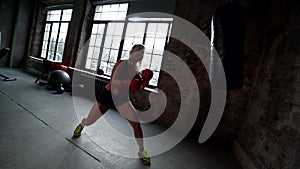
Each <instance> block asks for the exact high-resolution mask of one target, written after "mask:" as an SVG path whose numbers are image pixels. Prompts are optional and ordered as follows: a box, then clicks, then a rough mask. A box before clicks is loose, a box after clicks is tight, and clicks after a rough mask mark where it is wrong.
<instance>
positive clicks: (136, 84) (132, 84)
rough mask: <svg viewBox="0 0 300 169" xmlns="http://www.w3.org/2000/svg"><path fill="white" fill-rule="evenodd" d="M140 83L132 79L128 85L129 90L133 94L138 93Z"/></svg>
mask: <svg viewBox="0 0 300 169" xmlns="http://www.w3.org/2000/svg"><path fill="white" fill-rule="evenodd" d="M141 85H142V83H141V81H140V80H139V79H132V80H131V81H130V84H129V89H130V90H131V91H133V92H135V91H139V90H140V88H141Z"/></svg>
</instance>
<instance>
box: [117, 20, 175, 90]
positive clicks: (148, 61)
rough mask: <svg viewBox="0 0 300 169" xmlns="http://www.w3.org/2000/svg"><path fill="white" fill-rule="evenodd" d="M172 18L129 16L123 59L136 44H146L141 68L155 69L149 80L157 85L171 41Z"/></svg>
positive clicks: (153, 84) (151, 83)
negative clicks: (167, 47) (166, 50)
mask: <svg viewBox="0 0 300 169" xmlns="http://www.w3.org/2000/svg"><path fill="white" fill-rule="evenodd" d="M172 21H173V19H172V18H129V21H128V25H127V29H126V34H125V38H124V46H123V50H122V55H121V59H127V58H128V53H129V50H130V49H131V47H132V46H133V45H134V44H137V43H141V44H144V45H145V48H146V50H145V55H144V58H143V60H142V62H141V69H142V70H143V69H146V68H147V69H150V70H152V71H153V73H154V74H153V78H152V79H151V81H150V82H149V84H150V85H152V86H157V83H158V78H159V71H160V68H161V62H162V58H163V52H164V49H165V45H166V43H167V42H168V41H169V37H170V32H171V31H170V30H171V26H172Z"/></svg>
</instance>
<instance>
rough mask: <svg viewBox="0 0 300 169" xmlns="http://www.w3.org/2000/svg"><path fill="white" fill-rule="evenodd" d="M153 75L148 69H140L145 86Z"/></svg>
mask: <svg viewBox="0 0 300 169" xmlns="http://www.w3.org/2000/svg"><path fill="white" fill-rule="evenodd" d="M152 77H153V72H152V70H150V69H145V70H143V71H142V79H143V86H147V85H148V83H149V81H150V80H151V79H152Z"/></svg>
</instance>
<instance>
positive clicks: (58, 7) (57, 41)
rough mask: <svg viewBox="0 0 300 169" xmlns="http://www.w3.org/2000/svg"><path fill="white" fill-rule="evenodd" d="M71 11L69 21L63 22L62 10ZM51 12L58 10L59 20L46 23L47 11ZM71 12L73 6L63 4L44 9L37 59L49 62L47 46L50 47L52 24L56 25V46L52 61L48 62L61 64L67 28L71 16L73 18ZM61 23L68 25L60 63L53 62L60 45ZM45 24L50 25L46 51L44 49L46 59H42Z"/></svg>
mask: <svg viewBox="0 0 300 169" xmlns="http://www.w3.org/2000/svg"><path fill="white" fill-rule="evenodd" d="M68 9H69V10H72V13H71V18H70V20H69V21H63V20H62V17H63V11H64V10H68ZM53 10H60V11H61V14H60V20H59V21H47V17H48V12H49V11H53ZM73 12H74V9H73V4H63V5H55V6H48V7H46V8H45V9H44V13H45V15H44V16H45V18H44V22H43V28H42V30H43V31H42V36H41V38H40V41H41V42H42V43H40V47H39V57H38V58H40V59H47V60H49V55H48V52H49V46H50V42H51V32H52V27H53V24H54V23H58V24H59V25H58V33H57V38H56V41H55V42H56V44H55V52H54V56H53V59H52V60H49V61H51V62H55V63H62V62H63V58H64V51H65V44H66V40H67V37H68V33H69V26H70V23H71V21H72V16H73ZM62 23H68V29H67V32H66V38H65V42H64V48H63V53H62V59H61V61H58V62H57V61H55V57H56V52H57V46H58V44H59V43H60V42H59V36H60V30H61V24H62ZM47 24H50V30H49V35H48V36H49V37H48V39H47V49H46V58H44V57H42V52H43V45H44V36H45V32H46V25H47Z"/></svg>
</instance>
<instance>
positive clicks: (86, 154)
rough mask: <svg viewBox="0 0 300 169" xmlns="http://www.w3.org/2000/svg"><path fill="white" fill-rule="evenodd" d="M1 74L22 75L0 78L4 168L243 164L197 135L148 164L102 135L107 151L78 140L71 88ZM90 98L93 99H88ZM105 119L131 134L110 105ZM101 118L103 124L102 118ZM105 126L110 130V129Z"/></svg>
mask: <svg viewBox="0 0 300 169" xmlns="http://www.w3.org/2000/svg"><path fill="white" fill-rule="evenodd" d="M0 73H4V74H6V75H9V76H13V77H16V78H17V79H18V80H17V81H11V82H8V81H0V107H1V109H0V135H1V139H0V168H1V169H5V168H22V169H27V168H28V169H44V168H45V169H47V168H49V169H50V168H51V169H56V168H57V169H61V168H72V169H76V168H84V169H89V168H109V169H141V168H153V169H181V168H184V169H194V168H195V169H196V168H197V169H239V168H241V167H240V165H239V164H238V162H237V160H236V158H235V157H234V155H233V154H232V152H231V149H230V147H226V146H224V145H223V144H220V143H206V144H198V143H197V140H196V139H193V138H192V137H191V138H186V139H184V140H183V141H181V142H180V143H179V144H178V145H177V146H175V147H174V148H172V149H171V150H169V151H167V152H165V153H163V154H160V155H157V156H154V157H152V165H151V166H144V165H143V164H142V163H141V161H140V160H139V159H135V158H125V157H120V156H117V155H114V154H111V153H109V152H108V151H107V148H108V149H109V148H110V147H116V146H118V145H116V144H117V142H116V141H113V140H107V139H105V138H101V139H102V140H103V144H104V146H105V147H106V150H104V149H103V148H101V146H99V144H96V143H95V142H94V141H93V139H91V138H90V137H89V136H90V135H88V134H86V133H84V134H83V135H82V137H80V138H79V139H76V140H73V139H72V138H71V137H72V132H73V130H74V127H75V126H76V125H77V124H78V122H79V121H78V119H77V114H76V113H75V108H74V103H73V100H74V99H73V98H72V96H71V94H70V93H67V92H65V93H63V94H61V95H60V94H53V92H54V91H50V90H46V87H45V86H38V85H36V84H34V80H35V77H33V76H31V75H28V74H26V73H23V72H22V71H20V70H18V69H8V68H1V69H0ZM84 102H86V103H87V105H91V104H92V102H91V101H88V100H84ZM87 107H88V106H87ZM86 109H87V110H86V111H88V108H86ZM77 111H78V110H77ZM105 119H107V120H108V121H110V122H111V123H112V124H113V125H114V127H115V128H118V130H120V131H123V132H124V133H127V135H130V134H131V130H130V127H128V124H127V122H126V121H125V120H124V118H122V117H121V116H120V115H119V114H118V113H117V112H115V111H113V110H110V112H109V113H107V114H105ZM97 123H101V120H99V121H98V122H97ZM142 127H143V129H144V133H145V136H148V135H155V133H158V132H162V131H161V130H162V128H161V127H159V126H157V125H156V124H147V125H143V126H142ZM102 131H103V132H105V131H106V130H105V128H103V129H102ZM99 135H100V136H99V137H101V134H99ZM93 137H95V136H93ZM102 137H103V136H102Z"/></svg>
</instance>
